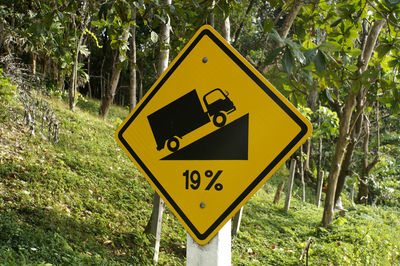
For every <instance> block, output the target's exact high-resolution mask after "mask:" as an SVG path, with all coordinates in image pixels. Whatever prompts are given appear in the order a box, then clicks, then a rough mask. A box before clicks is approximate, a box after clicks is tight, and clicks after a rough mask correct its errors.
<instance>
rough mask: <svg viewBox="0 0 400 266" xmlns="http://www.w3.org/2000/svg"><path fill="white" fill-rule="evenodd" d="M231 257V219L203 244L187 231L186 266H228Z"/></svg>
mask: <svg viewBox="0 0 400 266" xmlns="http://www.w3.org/2000/svg"><path fill="white" fill-rule="evenodd" d="M231 257H232V255H231V220H229V221H228V222H227V223H226V224H225V225H224V226H223V227H222V228H221V230H219V232H218V234H216V235H215V236H214V238H213V239H211V241H210V242H208V243H207V244H205V245H203V246H202V245H199V244H197V243H196V241H194V239H193V238H192V237H191V236H190V235H189V234H188V233H187V247H186V265H187V266H230V265H231Z"/></svg>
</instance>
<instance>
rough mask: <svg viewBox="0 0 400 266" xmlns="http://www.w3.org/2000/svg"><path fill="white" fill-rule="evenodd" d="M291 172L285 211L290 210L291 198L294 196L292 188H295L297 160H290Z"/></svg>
mask: <svg viewBox="0 0 400 266" xmlns="http://www.w3.org/2000/svg"><path fill="white" fill-rule="evenodd" d="M289 171H290V173H289V178H288V186H287V189H286V199H285V207H284V211H285V212H288V211H289V207H290V199H291V197H292V190H293V181H294V174H295V172H296V160H295V159H292V160H290V170H289Z"/></svg>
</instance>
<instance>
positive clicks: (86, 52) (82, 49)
mask: <svg viewBox="0 0 400 266" xmlns="http://www.w3.org/2000/svg"><path fill="white" fill-rule="evenodd" d="M79 52H80V53H81V54H82V55H84V56H85V57H87V56H88V55H90V51H89V49H88V48H87V46H86V45H81V46H80V47H79Z"/></svg>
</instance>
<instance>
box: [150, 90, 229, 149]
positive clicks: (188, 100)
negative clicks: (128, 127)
mask: <svg viewBox="0 0 400 266" xmlns="http://www.w3.org/2000/svg"><path fill="white" fill-rule="evenodd" d="M228 95H229V93H228V92H223V91H222V90H221V89H219V88H217V89H214V90H212V91H210V92H208V93H207V94H205V95H204V96H203V102H204V105H205V106H206V109H207V111H206V112H204V110H203V107H202V105H201V102H200V99H199V96H198V95H197V91H196V90H192V91H190V92H189V93H187V94H185V95H183V96H182V97H180V98H178V99H176V100H175V101H173V102H171V103H169V104H168V105H166V106H164V107H163V108H161V109H159V110H157V111H156V112H154V113H152V114H150V115H149V116H148V117H147V119H148V120H149V124H150V127H151V130H152V131H153V135H154V139H155V140H156V143H157V150H161V149H163V148H164V147H165V143H167V147H168V149H169V150H170V151H172V152H174V151H177V150H178V149H179V139H178V138H182V137H183V136H185V135H186V134H188V133H190V132H192V131H193V130H195V129H197V128H199V127H201V126H203V125H205V124H207V123H208V122H210V121H211V120H210V118H211V117H212V119H213V123H214V125H215V126H217V127H223V126H224V125H225V123H226V114H229V113H231V112H233V111H235V110H236V107H235V105H234V104H233V102H232V101H231V100H230V99H229V98H228Z"/></svg>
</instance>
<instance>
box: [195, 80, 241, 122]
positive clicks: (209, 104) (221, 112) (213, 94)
mask: <svg viewBox="0 0 400 266" xmlns="http://www.w3.org/2000/svg"><path fill="white" fill-rule="evenodd" d="M228 95H229V93H228V92H223V91H222V90H221V89H219V88H216V89H214V90H212V91H210V92H208V93H207V94H205V95H204V96H203V101H204V104H205V105H206V108H207V113H208V115H209V116H210V117H213V123H214V125H215V126H217V127H223V126H224V125H225V123H226V115H225V113H226V114H229V113H231V112H233V111H235V110H236V107H235V105H234V104H233V102H232V101H231V100H230V99H229V98H228Z"/></svg>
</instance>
